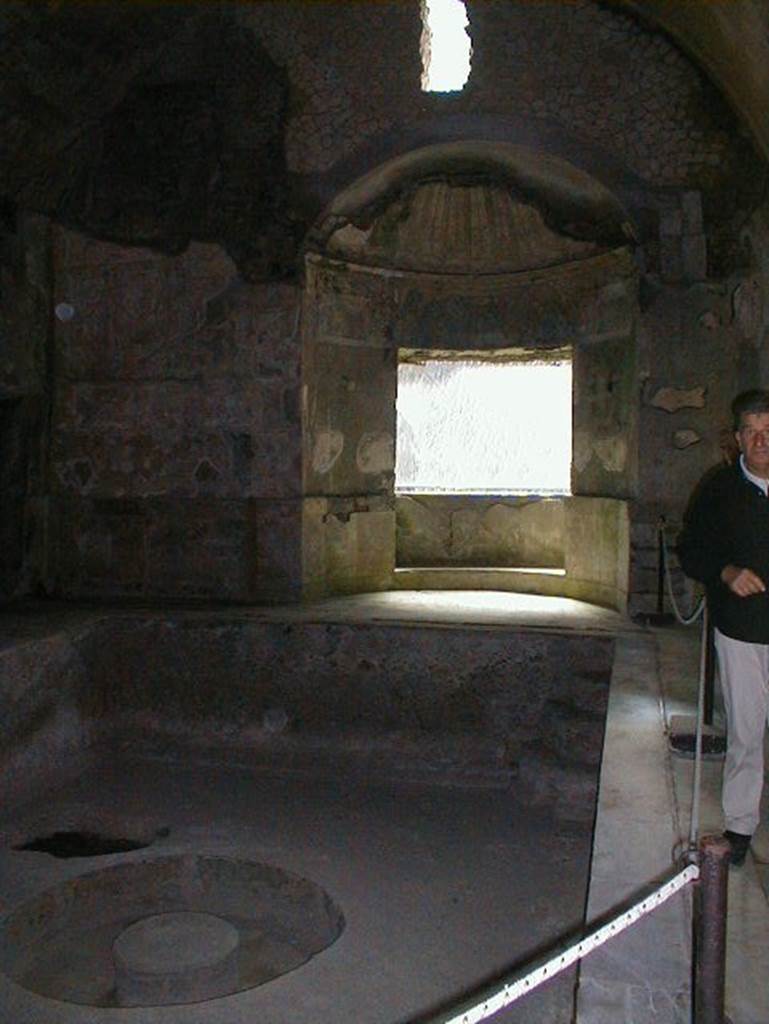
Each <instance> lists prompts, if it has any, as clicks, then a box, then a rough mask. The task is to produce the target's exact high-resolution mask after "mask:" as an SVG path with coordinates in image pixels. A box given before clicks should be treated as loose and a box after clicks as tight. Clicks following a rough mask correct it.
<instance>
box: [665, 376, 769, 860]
mask: <svg viewBox="0 0 769 1024" xmlns="http://www.w3.org/2000/svg"><path fill="white" fill-rule="evenodd" d="M732 415H733V418H734V424H733V425H734V431H735V438H736V440H737V446H738V448H739V451H740V455H739V459H738V460H736V461H735V462H734V464H733V465H728V466H724V467H722V468H721V469H719V470H717V471H716V472H715V473H714V474H712V475H711V476H710V477H708V478H707V479H706V480H705V481H704V482H703V484H702V485H701V486H700V488H698V490H697V491H695V494H694V497H693V499H692V502H691V504H690V507H689V510H688V512H687V516H686V520H685V523H684V529H683V532H682V534H681V537H680V540H679V544H678V555H679V558H680V561H681V567H682V568H683V570H684V572H685V573H686V574H687V576H691V577H692V578H693V579H696V580H700V581H701V582H702V583H704V584H705V587H706V591H707V600H708V611H709V614H710V617H711V621H712V623H713V625H714V627H715V644H716V652H717V655H718V667H719V675H720V678H721V689H722V691H723V696H724V706H725V709H726V721H727V736H726V740H727V747H726V761H725V764H724V777H723V788H722V803H723V810H724V819H725V825H726V831H725V832H724V836H725V837H726V838H727V839H728V841H729V845H730V846H731V863H732V864H734V865H738V864H742V862H743V861H744V860H745V856H746V854H747V852H748V847H749V846H750V840H751V838H752V836H753V833H754V831H755V830H756V827H757V825H758V822H759V806H760V803H761V791H762V788H763V782H764V729H765V727H766V724H767V715H768V714H769V593H767V585H769V497H768V496H767V489H768V488H769V390H763V389H754V390H751V391H745V392H743V393H742V394H740V395H738V396H737V397H736V398H735V399H734V401H733V402H732Z"/></svg>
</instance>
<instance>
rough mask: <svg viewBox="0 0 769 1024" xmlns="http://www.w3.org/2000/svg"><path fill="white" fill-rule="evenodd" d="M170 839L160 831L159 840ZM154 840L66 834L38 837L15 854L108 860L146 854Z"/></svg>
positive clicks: (92, 834)
mask: <svg viewBox="0 0 769 1024" xmlns="http://www.w3.org/2000/svg"><path fill="white" fill-rule="evenodd" d="M163 835H168V829H160V830H159V831H158V832H157V833H156V836H155V837H156V838H157V837H160V836H163ZM152 842H153V839H127V838H124V837H122V836H107V835H102V834H101V833H99V832H87V831H75V830H72V831H64V832H53V833H51V835H48V836H38V837H37V838H36V839H30V840H29V841H28V842H26V843H22V844H20V845H19V846H14V850H32V851H35V852H36V853H49V854H50V855H51V856H52V857H61V858H69V857H104V856H106V855H107V854H110V853H128V852H129V851H131V850H145V849H146V848H147V847H148V846H150V845H151V844H152Z"/></svg>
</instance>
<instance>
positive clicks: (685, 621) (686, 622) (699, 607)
mask: <svg viewBox="0 0 769 1024" xmlns="http://www.w3.org/2000/svg"><path fill="white" fill-rule="evenodd" d="M659 535H660V540H661V541H662V553H663V557H664V559H665V590H666V591H667V595H668V598H669V599H670V604H671V606H672V608H673V614H674V615H675V617H676V618H677V619H678V621H679V622H680V623H681V625H682V626H691V624H692V623H693V622H696V621H697V619H698V618H699V617H700V615H701V614H702V612H703V610H704V608H705V598H704V597H701V598H700V599H699V601H698V602H697V604H696V605H695V606H694V609H693V610H692V611H691V612H689V614H688V615H687V614H686V613H684V612H682V611H681V609H680V608H679V606H678V601H677V600H676V595H675V594H674V593H673V579H672V576H671V573H670V555H669V554H668V545H667V540H666V539H665V530H664V527H663V526H662V525H660V527H659Z"/></svg>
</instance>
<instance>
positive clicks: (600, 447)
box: [593, 437, 627, 473]
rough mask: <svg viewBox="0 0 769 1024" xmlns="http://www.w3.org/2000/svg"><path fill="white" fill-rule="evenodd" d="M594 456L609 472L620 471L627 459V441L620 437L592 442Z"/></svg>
mask: <svg viewBox="0 0 769 1024" xmlns="http://www.w3.org/2000/svg"><path fill="white" fill-rule="evenodd" d="M593 451H594V452H595V455H596V458H597V459H598V461H599V462H600V463H601V465H602V466H603V467H604V469H606V470H608V472H609V473H620V472H621V471H622V470H623V469H624V468H625V462H626V461H627V443H626V442H625V441H624V440H623V439H622V438H620V437H610V438H607V439H606V440H603V441H594V442H593Z"/></svg>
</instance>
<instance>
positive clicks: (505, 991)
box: [443, 864, 700, 1024]
mask: <svg viewBox="0 0 769 1024" xmlns="http://www.w3.org/2000/svg"><path fill="white" fill-rule="evenodd" d="M699 876H700V869H699V867H697V865H696V864H690V865H689V866H688V867H687V868H684V870H683V871H681V872H680V873H679V874H678V875H676V876H675V877H674V878H672V879H671V880H670V881H669V882H666V883H665V884H664V885H663V886H661V887H660V888H659V889H657V890H656V891H655V892H653V893H651V895H649V896H647V897H646V898H645V899H643V900H641V901H640V902H639V903H636V904H635V905H634V906H632V907H631V908H630V909H629V910H626V911H625V912H624V913H622V914H620V915H619V916H618V917H615V918H613V919H612V920H611V921H609V923H608V924H605V925H604V926H603V927H602V928H599V929H597V931H594V932H592V933H591V934H590V935H587V936H586V937H585V938H584V939H582V940H581V941H580V942H578V943H576V944H575V945H573V946H571V947H570V948H569V949H567V950H565V951H564V952H563V953H559V954H558V955H557V956H554V957H553V958H552V959H551V960H548V961H547V963H545V964H542V966H541V967H537V968H535V970H533V971H530V972H529V973H528V974H526V975H524V976H523V977H522V978H519V979H518V981H514V982H511V983H510V984H508V985H505V986H504V987H503V988H501V989H500V990H499V991H498V992H496V993H495V994H494V995H491V996H488V997H487V998H486V999H484V1000H483V1001H482V1002H480V1003H477V1004H476V1005H475V1006H473V1007H471V1008H470V1009H469V1010H464V1011H463V1012H462V1013H460V1014H458V1016H456V1017H451V1018H450V1019H449V1020H446V1021H444V1022H443V1024H477V1022H478V1021H482V1020H486V1018H487V1017H491V1015H492V1014H494V1013H498V1012H499V1011H500V1010H502V1009H504V1008H505V1007H506V1006H510V1004H511V1003H514V1002H516V1001H517V1000H518V999H520V998H521V996H524V995H526V994H527V993H528V992H531V991H533V989H535V988H537V987H538V986H539V985H541V984H542V983H543V982H545V981H549V980H550V978H554V977H555V976H556V975H558V974H560V973H561V971H565V970H566V968H567V967H571V965H572V964H574V963H576V962H577V961H578V960H581V959H582V958H583V957H585V956H587V954H588V953H592V952H593V950H594V949H598V947H599V946H602V945H603V944H604V943H606V942H608V941H609V940H610V939H614V938H616V937H617V936H618V935H620V934H621V933H622V932H624V931H625V929H627V928H629V927H630V926H631V925H633V924H635V923H636V921H639V920H640V919H641V918H642V917H644V916H645V915H646V914H649V913H651V911H652V910H656V909H657V907H659V906H660V905H661V904H663V903H665V902H666V900H669V899H670V897H671V896H673V895H675V893H677V892H678V891H679V890H681V889H683V888H684V886H686V885H688V884H689V882H694V881H696V879H698V878H699Z"/></svg>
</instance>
